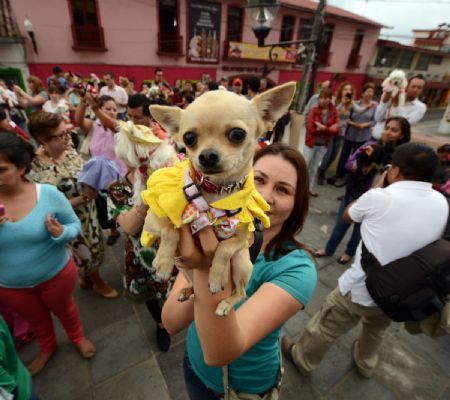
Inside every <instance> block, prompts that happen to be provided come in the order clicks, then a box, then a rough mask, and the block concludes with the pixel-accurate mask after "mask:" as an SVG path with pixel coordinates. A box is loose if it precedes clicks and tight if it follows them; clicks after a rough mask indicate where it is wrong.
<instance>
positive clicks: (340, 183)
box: [334, 176, 347, 188]
mask: <svg viewBox="0 0 450 400" xmlns="http://www.w3.org/2000/svg"><path fill="white" fill-rule="evenodd" d="M346 184H347V179H346V178H345V176H344V177H343V178H337V179H336V180H335V181H334V186H336V187H337V188H340V187H343V186H345V185H346Z"/></svg>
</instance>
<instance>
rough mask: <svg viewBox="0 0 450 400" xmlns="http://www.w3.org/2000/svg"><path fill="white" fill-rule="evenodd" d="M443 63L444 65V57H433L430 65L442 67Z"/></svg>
mask: <svg viewBox="0 0 450 400" xmlns="http://www.w3.org/2000/svg"><path fill="white" fill-rule="evenodd" d="M441 63H442V56H432V57H431V61H430V64H435V65H441Z"/></svg>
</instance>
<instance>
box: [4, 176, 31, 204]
mask: <svg viewBox="0 0 450 400" xmlns="http://www.w3.org/2000/svg"><path fill="white" fill-rule="evenodd" d="M28 185H30V182H29V181H27V180H26V179H24V178H21V179H20V180H19V181H18V183H17V184H16V185H13V186H12V187H11V189H10V190H8V191H7V192H3V191H0V199H1V198H3V199H14V198H15V197H18V196H20V195H21V194H22V193H24V191H25V190H26V188H27V186H28Z"/></svg>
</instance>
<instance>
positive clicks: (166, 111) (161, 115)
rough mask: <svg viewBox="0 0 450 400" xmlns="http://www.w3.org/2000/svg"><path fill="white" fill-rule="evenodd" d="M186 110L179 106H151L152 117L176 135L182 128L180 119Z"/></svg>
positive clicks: (168, 131) (171, 133) (172, 134)
mask: <svg viewBox="0 0 450 400" xmlns="http://www.w3.org/2000/svg"><path fill="white" fill-rule="evenodd" d="M183 113H184V111H183V110H182V109H181V108H179V107H169V106H158V105H152V106H150V114H152V117H153V118H154V119H155V120H156V121H157V122H158V123H159V124H160V125H161V126H162V127H163V128H164V129H165V130H166V132H167V133H169V134H170V135H171V136H175V135H176V134H177V133H178V131H179V130H180V120H181V116H182V115H183Z"/></svg>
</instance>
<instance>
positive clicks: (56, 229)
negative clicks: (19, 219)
mask: <svg viewBox="0 0 450 400" xmlns="http://www.w3.org/2000/svg"><path fill="white" fill-rule="evenodd" d="M45 225H46V226H47V230H48V231H49V232H50V235H52V236H53V237H60V236H61V235H62V233H63V232H64V227H63V226H62V225H61V224H60V223H59V221H58V220H57V219H56V218H54V217H53V216H52V214H50V213H48V214H47V218H45Z"/></svg>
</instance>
